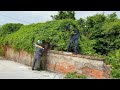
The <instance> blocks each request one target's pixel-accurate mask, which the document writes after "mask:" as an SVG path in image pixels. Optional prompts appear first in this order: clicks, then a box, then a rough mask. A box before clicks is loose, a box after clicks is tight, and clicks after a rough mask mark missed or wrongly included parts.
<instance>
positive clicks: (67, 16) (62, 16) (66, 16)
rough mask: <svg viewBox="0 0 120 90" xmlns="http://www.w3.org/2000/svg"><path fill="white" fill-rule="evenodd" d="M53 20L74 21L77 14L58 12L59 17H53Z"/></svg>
mask: <svg viewBox="0 0 120 90" xmlns="http://www.w3.org/2000/svg"><path fill="white" fill-rule="evenodd" d="M51 17H52V19H53V20H62V19H74V20H75V12H74V11H58V15H54V16H53V15H51Z"/></svg>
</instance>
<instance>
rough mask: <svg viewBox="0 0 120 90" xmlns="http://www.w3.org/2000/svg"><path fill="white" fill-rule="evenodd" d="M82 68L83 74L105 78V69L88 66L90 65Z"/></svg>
mask: <svg viewBox="0 0 120 90" xmlns="http://www.w3.org/2000/svg"><path fill="white" fill-rule="evenodd" d="M81 70H82V72H83V74H86V75H88V76H91V77H94V78H96V79H102V78H104V76H103V75H104V72H103V71H100V70H96V69H92V68H88V67H85V68H82V69H81Z"/></svg>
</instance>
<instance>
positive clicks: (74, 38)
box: [67, 25, 79, 54]
mask: <svg viewBox="0 0 120 90" xmlns="http://www.w3.org/2000/svg"><path fill="white" fill-rule="evenodd" d="M78 39H79V32H78V30H77V28H76V26H75V25H74V26H73V31H72V34H71V37H70V42H69V44H68V47H67V52H69V49H70V45H71V44H72V43H74V54H78V50H77V49H78Z"/></svg>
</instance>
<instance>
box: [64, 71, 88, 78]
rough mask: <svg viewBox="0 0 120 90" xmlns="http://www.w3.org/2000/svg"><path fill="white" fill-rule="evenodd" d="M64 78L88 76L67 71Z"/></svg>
mask: <svg viewBox="0 0 120 90" xmlns="http://www.w3.org/2000/svg"><path fill="white" fill-rule="evenodd" d="M64 78H66V79H86V78H87V77H86V76H85V75H79V74H77V73H76V72H71V73H67V74H66V75H65V77H64Z"/></svg>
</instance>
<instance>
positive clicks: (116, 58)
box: [106, 49, 120, 78]
mask: <svg viewBox="0 0 120 90" xmlns="http://www.w3.org/2000/svg"><path fill="white" fill-rule="evenodd" d="M106 63H107V64H110V65H111V66H112V67H111V69H112V70H111V73H110V76H111V78H120V49H119V50H115V51H113V52H110V53H109V54H108V56H107V57H106Z"/></svg>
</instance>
